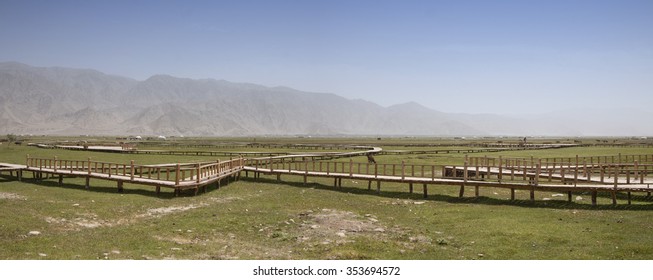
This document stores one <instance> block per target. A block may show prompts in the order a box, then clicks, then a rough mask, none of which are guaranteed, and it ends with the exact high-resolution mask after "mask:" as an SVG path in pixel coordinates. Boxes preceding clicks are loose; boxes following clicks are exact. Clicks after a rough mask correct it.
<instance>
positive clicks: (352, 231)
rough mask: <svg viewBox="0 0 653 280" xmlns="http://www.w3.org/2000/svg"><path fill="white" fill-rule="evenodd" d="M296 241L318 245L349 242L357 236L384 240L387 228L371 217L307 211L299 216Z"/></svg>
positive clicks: (330, 210)
mask: <svg viewBox="0 0 653 280" xmlns="http://www.w3.org/2000/svg"><path fill="white" fill-rule="evenodd" d="M298 220H299V227H298V230H299V233H298V237H297V241H299V242H310V243H320V244H331V243H344V242H350V241H351V240H352V239H353V238H354V237H357V236H373V237H374V238H385V236H386V232H387V231H388V228H387V227H386V226H384V225H382V224H381V223H379V221H378V219H377V218H376V217H375V216H373V215H371V214H366V215H363V216H361V215H358V214H355V213H353V212H347V211H340V210H334V209H320V210H316V211H314V210H309V211H306V212H303V213H300V214H299V218H298Z"/></svg>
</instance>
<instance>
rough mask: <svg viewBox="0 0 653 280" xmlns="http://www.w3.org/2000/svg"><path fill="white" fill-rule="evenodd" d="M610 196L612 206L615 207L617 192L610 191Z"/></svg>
mask: <svg viewBox="0 0 653 280" xmlns="http://www.w3.org/2000/svg"><path fill="white" fill-rule="evenodd" d="M610 195H611V196H612V206H616V205H617V192H616V191H612V192H610Z"/></svg>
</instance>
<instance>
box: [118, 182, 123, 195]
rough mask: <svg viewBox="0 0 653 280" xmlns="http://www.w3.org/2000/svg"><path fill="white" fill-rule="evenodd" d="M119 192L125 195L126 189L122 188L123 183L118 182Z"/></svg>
mask: <svg viewBox="0 0 653 280" xmlns="http://www.w3.org/2000/svg"><path fill="white" fill-rule="evenodd" d="M118 192H119V193H123V192H124V189H123V187H122V181H118Z"/></svg>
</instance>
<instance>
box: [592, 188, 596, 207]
mask: <svg viewBox="0 0 653 280" xmlns="http://www.w3.org/2000/svg"><path fill="white" fill-rule="evenodd" d="M592 206H596V190H594V191H592Z"/></svg>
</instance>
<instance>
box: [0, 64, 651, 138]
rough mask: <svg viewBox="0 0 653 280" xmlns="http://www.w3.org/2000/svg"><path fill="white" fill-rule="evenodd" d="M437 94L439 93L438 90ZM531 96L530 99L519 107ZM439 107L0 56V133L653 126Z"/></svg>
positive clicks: (598, 116)
mask: <svg viewBox="0 0 653 280" xmlns="http://www.w3.org/2000/svg"><path fill="white" fill-rule="evenodd" d="M289 86H292V85H289ZM406 90H409V89H406ZM397 94H401V93H400V92H399V93H397ZM442 96H443V97H445V98H446V94H445V93H443V94H442ZM469 102H477V101H476V100H473V99H472V100H469ZM537 102H538V101H537V99H528V100H526V101H525V102H524V105H525V106H537ZM439 109H440V108H439ZM441 109H443V110H442V111H439V110H434V109H430V108H427V107H425V106H422V105H420V104H418V103H415V102H409V103H404V104H398V105H393V106H389V107H383V106H380V105H377V104H375V103H374V100H369V101H365V100H352V99H347V98H344V97H341V96H338V95H337V93H335V94H334V93H315V92H304V91H300V90H295V89H292V88H289V87H266V86H261V85H255V84H246V83H233V82H228V81H224V80H215V79H185V78H177V77H173V76H169V75H155V76H152V77H150V78H148V79H146V80H143V81H138V80H135V79H131V78H126V77H120V76H115V75H107V74H104V73H102V72H99V71H96V70H88V69H71V68H62V67H33V66H29V65H25V64H21V63H17V62H5V63H0V133H2V134H9V133H13V134H35V135H41V134H58V135H80V134H83V135H87V134H88V135H124V134H130V135H172V136H178V135H184V136H245V135H316V136H318V135H323V136H326V135H379V136H381V135H411V136H526V135H528V136H531V135H547V136H637V135H653V124H652V123H650V122H646V121H638V120H645V119H646V118H647V116H651V115H652V114H651V113H650V112H645V111H636V110H623V111H617V110H615V111H610V112H606V111H597V110H593V109H592V108H589V109H587V110H585V109H583V108H579V110H578V111H558V112H555V111H554V110H552V113H551V114H539V115H530V116H523V115H522V116H516V115H513V114H510V112H506V114H461V113H447V112H445V111H448V110H455V108H441Z"/></svg>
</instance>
